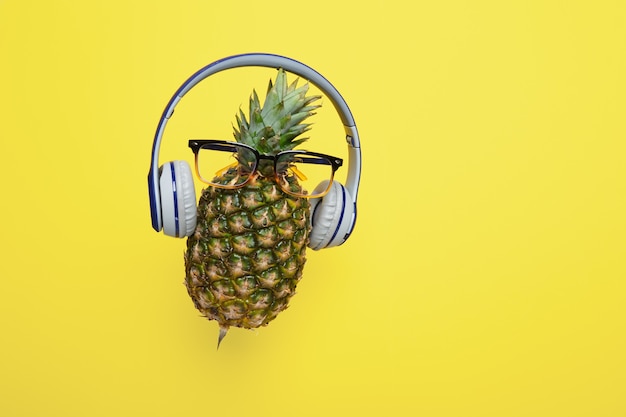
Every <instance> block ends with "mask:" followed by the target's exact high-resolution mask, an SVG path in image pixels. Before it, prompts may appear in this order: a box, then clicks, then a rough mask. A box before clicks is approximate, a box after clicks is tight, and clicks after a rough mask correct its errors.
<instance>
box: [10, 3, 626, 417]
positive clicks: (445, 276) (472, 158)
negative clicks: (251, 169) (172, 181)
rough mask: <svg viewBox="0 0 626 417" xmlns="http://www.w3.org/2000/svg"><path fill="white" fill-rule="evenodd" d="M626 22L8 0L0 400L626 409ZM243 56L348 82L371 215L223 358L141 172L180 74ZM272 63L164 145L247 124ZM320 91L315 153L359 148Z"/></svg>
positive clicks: (77, 410) (307, 411)
mask: <svg viewBox="0 0 626 417" xmlns="http://www.w3.org/2000/svg"><path fill="white" fill-rule="evenodd" d="M625 22H626V6H624V3H623V2H622V1H617V0H616V1H604V0H598V1H546V0H537V1H496V0H493V1H488V0H478V1H461V0H448V1H418V2H416V1H408V0H407V1H394V0H389V1H369V2H368V1H366V2H363V1H354V0H350V1H344V2H341V1H327V0H320V1H316V2H303V3H297V2H281V1H278V2H269V3H267V2H265V3H264V2H253V1H249V0H240V1H190V0H180V1H167V2H166V1H137V2H131V1H127V0H124V1H122V0H114V1H106V2H105V1H102V2H95V1H49V2H48V1H17V0H0V94H1V96H2V97H1V100H0V157H1V163H0V178H1V190H2V197H1V206H0V218H1V220H2V231H1V233H0V249H1V251H0V257H1V262H0V338H1V339H0V415H2V416H7V417H12V416H57V415H58V416H66V417H70V416H127V415H128V416H139V415H151V416H182V415H234V416H241V415H257V416H326V415H328V416H334V415H338V416H339V415H403V416H409V415H410V416H417V415H419V416H432V417H439V416H464V417H468V416H481V417H486V416H494V417H495V416H499V417H500V416H505V417H512V416H568V417H573V416H594V417H600V416H606V417H618V416H624V415H626V395H625V392H626V360H625V359H624V351H625V350H626V336H625V332H624V326H625V319H626V307H625V306H624V301H625V297H626V283H625V282H624V279H625V277H626V260H625V259H624V255H625V248H626V186H625V184H626V182H625V176H626V164H625V163H624V159H625V155H626V146H625V144H624V138H625V134H626V124H625V120H624V111H625V110H626V100H625V97H626V82H625V81H624V74H625V73H626V47H625V45H626V24H625ZM249 51H265V52H273V53H279V54H284V55H288V56H290V57H293V58H296V59H298V60H301V61H303V62H305V63H307V64H309V65H311V66H313V67H314V68H316V69H317V70H319V71H320V72H321V73H322V74H324V75H325V76H326V77H328V79H329V80H330V81H331V82H333V83H334V84H335V86H336V87H337V88H338V89H339V91H340V92H341V93H342V94H343V96H344V97H345V98H346V100H347V101H348V103H349V105H350V107H351V109H352V111H353V112H354V115H355V118H356V121H357V125H358V127H359V131H360V134H361V141H362V145H363V156H364V161H363V177H362V187H361V193H360V199H359V218H358V224H357V228H356V231H355V233H354V234H353V236H352V237H351V238H350V240H349V241H348V243H346V244H345V245H344V246H342V247H340V248H335V249H329V250H326V251H320V252H310V254H309V260H308V263H307V266H306V268H305V273H304V279H303V281H302V282H301V284H300V286H299V287H298V294H297V295H296V297H294V299H293V300H292V303H291V307H290V308H289V309H288V310H287V311H285V312H284V313H282V314H281V315H280V316H279V317H278V318H277V319H276V320H275V321H274V322H273V323H272V324H271V325H270V326H268V327H267V328H263V329H260V330H258V331H243V330H239V329H234V330H232V331H231V332H230V334H229V335H228V337H227V338H226V339H225V340H224V342H223V344H222V346H221V348H220V349H219V351H217V350H216V339H217V326H216V324H215V323H214V322H207V321H206V320H204V319H202V318H200V317H199V315H198V313H197V312H196V311H195V309H194V308H193V305H192V303H191V301H190V300H189V299H188V296H187V294H186V291H185V289H184V287H183V285H182V281H183V275H184V271H183V258H182V254H183V250H184V241H183V240H177V239H172V238H167V237H165V236H163V235H162V234H157V233H155V232H154V231H153V230H152V229H151V227H150V216H149V210H148V198H147V186H146V175H147V171H148V165H149V162H150V149H151V145H152V138H153V134H154V129H155V127H156V123H157V120H158V118H159V116H160V114H161V111H162V110H163V108H164V106H165V104H166V102H167V101H168V99H169V98H170V96H171V95H172V93H173V92H174V91H175V90H176V88H177V87H178V86H179V85H180V84H181V83H182V82H183V81H184V80H185V79H186V78H187V77H188V76H189V75H191V74H192V73H193V72H194V71H196V70H197V69H198V68H200V67H201V66H203V65H205V64H207V63H209V62H211V61H213V60H216V59H219V58H222V57H224V56H227V55H231V54H235V53H241V52H249ZM272 75H273V72H272V71H271V70H260V69H259V70H249V71H248V70H235V71H233V72H229V73H225V74H223V75H220V76H219V77H218V76H216V77H215V78H214V79H213V78H212V79H209V80H207V81H206V84H203V85H201V86H200V87H198V89H196V90H193V91H192V92H191V93H189V95H188V96H186V97H185V99H183V101H182V102H181V104H180V105H179V107H178V108H177V113H176V115H175V116H174V117H173V119H172V122H171V123H170V125H168V130H167V132H166V134H165V139H164V144H163V149H162V154H161V161H162V162H163V161H167V160H170V159H181V158H187V159H189V158H188V157H189V156H190V151H189V150H188V149H187V148H186V140H187V139H188V138H190V137H224V138H227V139H228V138H230V131H231V123H232V122H233V120H234V114H235V112H236V110H237V109H238V107H239V106H240V105H241V104H245V103H246V101H247V97H248V95H249V94H250V91H251V89H252V88H253V87H256V88H257V89H259V90H264V88H265V84H266V82H267V80H268V79H269V78H270V77H271V76H272ZM325 104H326V105H325V107H323V108H322V109H321V110H320V112H319V114H318V115H317V116H316V119H315V120H314V121H315V123H316V125H315V127H314V129H313V131H312V137H311V141H310V143H309V146H308V147H309V149H312V150H317V151H320V152H327V153H331V152H334V153H337V154H338V155H340V156H343V157H344V158H345V157H346V156H347V155H346V149H345V146H344V145H343V138H342V129H341V126H340V123H339V120H338V118H337V116H336V115H335V114H334V112H333V110H332V106H330V105H329V103H328V101H327V100H326V101H325ZM342 170H343V171H344V174H343V175H345V169H342ZM199 189H200V188H198V190H199Z"/></svg>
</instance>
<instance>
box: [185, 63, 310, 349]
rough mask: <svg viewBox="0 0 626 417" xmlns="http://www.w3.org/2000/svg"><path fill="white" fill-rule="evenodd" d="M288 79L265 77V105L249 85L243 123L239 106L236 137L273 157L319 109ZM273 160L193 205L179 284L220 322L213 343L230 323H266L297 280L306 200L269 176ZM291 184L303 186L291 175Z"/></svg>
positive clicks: (233, 171) (233, 170) (232, 172)
mask: <svg viewBox="0 0 626 417" xmlns="http://www.w3.org/2000/svg"><path fill="white" fill-rule="evenodd" d="M296 83H297V81H295V82H294V83H292V84H291V85H288V84H287V80H286V75H285V72H284V71H283V70H279V72H278V75H277V77H276V82H275V83H274V84H272V81H271V80H270V83H269V87H268V91H267V95H266V98H265V102H264V104H263V106H261V104H260V102H259V98H258V96H257V94H256V92H255V91H253V93H252V96H251V97H250V109H249V111H250V114H249V119H250V120H249V122H248V120H247V119H246V116H245V114H244V113H243V112H242V111H241V110H239V114H238V115H237V116H236V122H237V126H236V127H234V137H235V139H236V141H237V142H239V143H243V144H246V145H250V146H252V147H253V148H254V149H256V150H257V151H258V152H259V153H260V154H263V155H276V154H277V153H279V152H281V151H284V150H289V149H293V148H294V147H295V146H297V145H298V144H300V143H302V142H304V141H305V140H306V138H300V135H301V134H302V133H304V132H306V131H307V130H309V128H310V125H309V124H306V123H302V122H303V121H304V120H305V119H307V118H308V117H310V116H311V115H313V114H314V110H315V109H316V108H317V107H319V106H317V105H313V104H312V103H313V102H314V101H315V100H317V99H319V98H320V97H319V96H311V97H307V96H306V93H307V91H308V85H307V84H305V85H303V86H301V87H298V86H297V85H296ZM243 159H245V156H242V155H238V161H239V166H231V167H230V168H229V169H227V170H226V172H224V173H223V174H221V175H218V177H216V178H215V179H214V180H213V182H215V183H219V184H228V183H231V181H234V180H235V179H236V177H237V175H239V174H238V173H239V170H240V169H245V168H246V162H247V161H245V160H243ZM273 171H274V165H273V162H272V161H269V160H265V159H261V160H260V161H259V165H258V167H257V173H258V174H259V175H254V176H253V178H252V179H251V180H250V181H249V182H248V183H246V184H245V186H243V187H242V188H237V189H223V188H217V187H214V186H209V187H207V188H205V189H204V190H203V191H202V195H201V197H200V201H199V203H198V221H197V227H196V230H195V233H194V234H193V235H192V236H190V237H189V238H188V240H187V251H186V253H185V272H186V279H185V284H186V287H187V291H188V293H189V295H190V297H191V299H192V300H193V303H194V305H195V307H196V308H197V309H198V310H199V311H200V312H201V313H202V315H203V316H205V317H207V318H208V319H209V320H216V321H217V322H218V324H219V326H220V335H219V339H218V345H219V342H221V340H222V339H223V338H224V336H225V335H226V332H227V331H228V329H229V327H231V326H235V327H242V328H246V329H250V328H257V327H260V326H266V325H267V324H268V323H269V322H270V321H272V320H273V319H274V318H275V317H276V316H277V315H278V313H280V312H281V311H283V310H284V309H286V308H287V306H288V302H289V299H290V298H291V297H292V296H293V295H294V293H295V290H296V285H297V283H298V281H300V279H301V278H302V270H303V268H304V264H305V261H306V256H305V255H306V247H307V244H308V241H309V232H310V205H309V201H308V200H307V198H304V197H295V196H292V195H290V194H288V193H286V192H285V191H283V190H282V189H281V187H279V186H278V184H277V183H276V182H275V180H274V172H273ZM287 180H288V182H289V187H290V190H292V191H296V190H301V188H300V185H299V184H298V181H297V178H296V176H295V175H289V176H288V177H287Z"/></svg>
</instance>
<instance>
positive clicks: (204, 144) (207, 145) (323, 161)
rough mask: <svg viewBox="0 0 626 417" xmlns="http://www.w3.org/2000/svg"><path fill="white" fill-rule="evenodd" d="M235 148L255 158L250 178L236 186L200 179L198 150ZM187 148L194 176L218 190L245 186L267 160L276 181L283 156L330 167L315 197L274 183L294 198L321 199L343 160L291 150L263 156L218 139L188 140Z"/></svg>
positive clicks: (227, 150) (227, 149)
mask: <svg viewBox="0 0 626 417" xmlns="http://www.w3.org/2000/svg"><path fill="white" fill-rule="evenodd" d="M237 147H242V148H245V149H247V150H249V151H250V152H252V153H253V154H254V156H255V160H254V166H253V167H252V170H251V172H250V176H249V177H248V178H247V179H246V181H244V182H242V183H241V184H237V185H224V184H216V183H213V182H209V181H207V180H205V179H204V178H203V177H202V175H200V172H199V168H198V153H199V152H200V149H210V150H214V151H222V152H231V153H235V152H237ZM189 148H191V150H192V152H193V153H194V156H195V165H196V175H198V177H199V178H200V180H202V181H203V182H205V183H207V184H209V185H211V186H214V187H219V188H225V189H236V188H241V187H243V186H245V185H246V184H247V183H248V182H249V181H250V180H251V179H252V178H253V177H254V173H255V172H257V168H258V166H259V161H261V160H263V159H265V160H269V161H272V162H273V164H274V173H275V175H276V177H277V178H276V179H278V161H279V159H280V158H281V157H283V156H285V155H299V162H301V163H305V164H318V165H330V166H331V169H332V172H331V176H330V178H329V182H328V187H327V188H326V189H325V190H324V191H323V192H322V193H321V194H315V195H308V194H302V195H301V194H296V193H293V192H292V191H290V190H289V189H287V188H286V187H283V184H282V182H280V181H276V182H277V183H278V185H280V186H281V188H282V189H283V191H285V192H286V193H288V194H291V195H295V196H298V197H308V198H311V197H315V198H317V197H323V196H324V195H326V193H328V191H329V190H330V187H331V184H332V182H333V179H334V177H335V172H337V170H338V169H339V167H341V166H342V165H343V159H341V158H337V157H335V156H331V155H326V154H323V153H318V152H311V151H304V150H293V149H292V150H287V151H282V152H279V153H277V154H276V155H265V154H262V153H260V152H259V151H257V150H256V149H254V148H253V147H251V146H250V145H246V144H244V143H238V142H231V141H227V140H219V139H190V140H189ZM302 155H305V157H304V158H302ZM306 155H309V156H310V158H307V157H306Z"/></svg>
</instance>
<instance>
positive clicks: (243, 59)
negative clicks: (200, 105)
mask: <svg viewBox="0 0 626 417" xmlns="http://www.w3.org/2000/svg"><path fill="white" fill-rule="evenodd" d="M240 67H269V68H277V69H278V68H282V69H284V70H285V71H289V72H291V73H293V74H295V75H298V76H300V77H302V78H304V79H306V80H308V81H309V82H311V83H312V84H314V85H315V86H317V88H319V89H320V90H321V91H322V92H323V93H324V94H325V95H326V96H327V97H328V98H329V99H330V101H331V102H332V103H333V105H334V107H335V110H336V111H337V113H338V114H339V117H340V118H341V121H342V123H343V126H344V129H345V132H346V141H347V143H348V176H347V179H346V185H345V186H344V185H342V184H340V183H339V182H338V181H336V180H334V181H333V183H332V187H331V190H330V191H329V192H328V194H326V195H325V196H324V197H321V198H315V199H311V212H312V215H311V226H312V230H311V234H310V241H309V247H310V248H312V249H315V250H318V249H322V248H328V247H333V246H339V245H341V244H342V243H344V242H345V241H346V240H347V239H348V237H349V236H350V233H352V230H353V229H354V224H355V222H356V197H357V194H358V190H359V180H360V177H361V146H360V142H359V133H358V131H357V128H356V124H355V122H354V117H353V116H352V113H351V112H350V109H349V108H348V104H347V103H346V102H345V100H344V99H343V97H341V94H339V92H338V91H337V89H336V88H335V87H333V85H332V84H331V83H330V82H329V81H328V80H326V78H324V77H323V76H322V75H321V74H320V73H318V72H317V71H315V70H314V69H313V68H310V67H308V66H307V65H305V64H303V63H301V62H298V61H296V60H294V59H291V58H287V57H284V56H280V55H272V54H264V53H252V54H242V55H234V56H230V57H227V58H224V59H221V60H218V61H215V62H213V63H211V64H209V65H207V66H205V67H203V68H201V69H200V70H199V71H197V72H196V73H195V74H193V75H192V76H191V77H189V78H188V79H187V81H185V82H184V83H183V85H181V86H180V87H179V88H178V90H177V91H176V93H175V94H174V96H173V97H172V98H171V99H170V101H169V103H168V104H167V106H166V107H165V110H164V111H163V114H162V116H161V119H160V120H159V124H158V125H157V130H156V134H155V136H154V143H153V145H152V161H151V163H150V171H149V172H148V192H149V195H150V213H151V215H152V227H153V228H154V230H156V231H157V232H159V231H161V229H163V232H164V233H165V234H166V235H168V236H173V237H181V238H182V237H185V236H190V235H191V234H193V232H194V230H195V228H196V193H195V189H194V185H193V175H192V173H191V168H190V167H189V164H187V162H186V161H172V162H166V163H165V164H163V165H162V166H161V167H158V164H159V149H160V146H161V139H162V137H163V132H164V131H165V125H166V124H167V121H168V120H169V119H170V117H171V116H172V113H173V112H174V108H175V107H176V105H177V104H178V102H179V101H180V99H181V98H182V97H183V96H184V95H185V94H186V93H187V92H188V91H189V90H191V89H192V88H193V87H194V86H195V85H197V84H198V83H199V82H200V81H202V80H204V79H205V78H207V77H209V76H211V75H213V74H216V73H218V72H220V71H224V70H227V69H231V68H240ZM326 186H327V183H326V184H325V183H322V184H320V185H319V186H318V188H320V187H323V188H326Z"/></svg>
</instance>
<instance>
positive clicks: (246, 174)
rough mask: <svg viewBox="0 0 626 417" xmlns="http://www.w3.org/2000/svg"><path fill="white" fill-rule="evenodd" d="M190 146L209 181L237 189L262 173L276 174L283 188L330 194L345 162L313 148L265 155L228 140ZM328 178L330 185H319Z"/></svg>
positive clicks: (310, 194)
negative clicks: (336, 176) (338, 172)
mask: <svg viewBox="0 0 626 417" xmlns="http://www.w3.org/2000/svg"><path fill="white" fill-rule="evenodd" d="M189 147H190V148H191V150H192V151H193V153H194V155H195V160H196V161H195V162H196V164H195V165H196V174H197V175H198V178H200V180H201V181H202V182H204V183H206V184H209V185H211V186H213V187H217V188H225V189H236V188H241V187H243V186H244V185H246V184H248V183H249V182H250V181H251V180H252V179H253V178H256V177H257V176H259V175H260V176H262V177H268V178H270V177H273V178H274V181H275V182H276V183H277V184H278V185H279V186H280V188H281V189H282V190H283V191H285V192H286V193H287V194H290V195H293V196H296V197H306V198H317V197H323V196H324V195H326V193H328V191H329V190H330V187H331V184H332V182H333V177H334V176H335V171H337V169H339V167H340V166H341V165H342V164H343V160H342V159H341V158H336V157H334V156H330V155H324V154H321V153H317V152H309V151H299V150H289V151H283V152H280V153H278V154H276V155H263V154H261V153H259V152H258V151H257V150H256V149H254V148H252V147H251V146H248V145H245V144H242V143H237V142H228V141H225V140H208V139H192V140H190V141H189ZM324 181H328V183H327V185H326V187H317V186H318V184H320V183H323V182H324ZM320 188H323V189H320ZM307 189H310V190H313V191H310V192H307Z"/></svg>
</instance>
